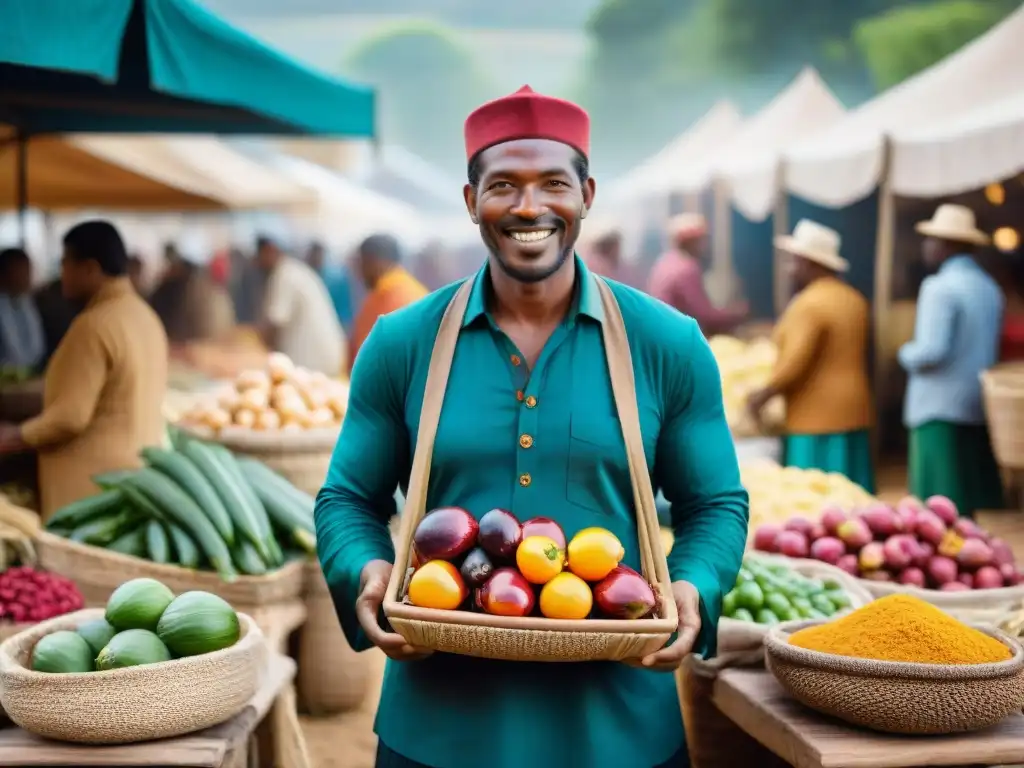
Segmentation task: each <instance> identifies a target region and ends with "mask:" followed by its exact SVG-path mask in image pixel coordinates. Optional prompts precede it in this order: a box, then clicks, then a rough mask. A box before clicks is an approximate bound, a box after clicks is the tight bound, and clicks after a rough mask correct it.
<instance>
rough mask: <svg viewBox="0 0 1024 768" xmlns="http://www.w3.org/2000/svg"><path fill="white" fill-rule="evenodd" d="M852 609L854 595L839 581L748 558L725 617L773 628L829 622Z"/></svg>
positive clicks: (727, 601)
mask: <svg viewBox="0 0 1024 768" xmlns="http://www.w3.org/2000/svg"><path fill="white" fill-rule="evenodd" d="M850 606H851V601H850V596H849V595H848V594H847V593H846V592H845V591H844V590H843V587H842V585H841V584H839V583H838V582H836V581H821V580H820V579H810V578H807V577H806V576H803V575H801V574H799V573H797V572H796V571H794V570H792V569H791V568H787V567H785V566H783V565H768V564H765V563H763V562H760V561H758V560H756V559H755V558H751V557H747V558H744V560H743V567H742V568H740V572H739V575H738V576H737V577H736V586H735V587H734V588H733V589H732V590H731V591H730V592H729V593H728V594H726V596H725V597H724V598H723V599H722V615H723V616H725V617H726V618H730V619H736V620H737V621H747V622H756V623H758V624H766V625H772V624H778V623H779V622H780V621H792V620H794V619H825V618H828V617H830V616H832V615H834V614H835V613H837V612H839V611H843V610H846V609H847V608H849V607H850Z"/></svg>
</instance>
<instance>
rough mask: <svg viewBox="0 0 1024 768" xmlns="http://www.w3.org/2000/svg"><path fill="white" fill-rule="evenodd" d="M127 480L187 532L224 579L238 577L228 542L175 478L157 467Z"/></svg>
mask: <svg viewBox="0 0 1024 768" xmlns="http://www.w3.org/2000/svg"><path fill="white" fill-rule="evenodd" d="M124 483H125V485H126V486H127V487H129V488H135V489H136V490H137V491H139V493H141V494H142V495H143V496H145V497H146V498H147V499H148V500H149V501H151V502H152V503H153V504H155V505H156V506H157V508H158V509H159V510H160V511H161V512H162V513H163V514H164V515H165V516H166V517H167V518H168V519H169V520H170V521H172V522H174V523H176V524H178V525H180V526H181V527H182V528H184V529H185V530H186V531H188V532H189V533H190V534H191V535H192V536H193V538H194V539H195V541H196V544H198V545H199V548H200V549H201V550H202V551H203V552H204V553H205V555H206V558H207V559H208V560H209V561H210V565H212V566H213V568H214V570H215V571H217V573H219V574H220V576H221V578H223V579H224V580H225V581H233V580H234V579H235V577H236V576H237V575H238V573H237V572H236V571H235V569H234V567H232V565H231V553H230V551H229V550H228V545H227V544H225V543H224V539H222V538H221V537H220V534H219V533H217V529H216V528H214V527H213V523H211V522H210V519H209V518H208V517H207V516H206V515H204V514H203V512H202V510H201V509H199V507H198V506H196V503H195V502H194V501H192V498H191V497H190V496H189V495H188V494H187V493H185V491H183V490H182V489H181V488H179V487H178V486H177V485H176V484H175V483H174V481H173V480H171V479H170V478H169V477H167V476H166V475H164V474H161V473H160V472H157V471H156V470H155V469H142V470H139V471H138V472H136V473H135V474H134V475H132V476H131V477H129V478H126V479H125V481H124Z"/></svg>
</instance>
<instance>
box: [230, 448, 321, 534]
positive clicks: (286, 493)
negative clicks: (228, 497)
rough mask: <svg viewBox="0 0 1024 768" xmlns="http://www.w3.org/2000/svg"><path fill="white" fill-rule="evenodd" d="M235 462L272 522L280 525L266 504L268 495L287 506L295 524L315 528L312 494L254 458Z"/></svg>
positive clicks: (314, 501)
mask: <svg viewBox="0 0 1024 768" xmlns="http://www.w3.org/2000/svg"><path fill="white" fill-rule="evenodd" d="M237 463H238V468H239V469H240V470H241V471H242V476H243V477H245V480H246V482H248V483H249V485H250V486H252V489H253V490H254V491H256V495H257V496H259V498H260V501H262V502H263V506H265V507H267V513H268V514H269V515H270V517H271V519H272V520H273V522H275V523H277V524H278V525H282V523H281V522H280V521H279V520H278V519H277V516H276V515H275V514H274V512H273V511H271V509H270V507H269V506H268V505H267V498H268V497H269V498H273V499H275V501H276V503H277V504H278V505H283V506H287V508H288V510H289V511H290V514H289V519H290V520H293V521H294V523H295V524H296V525H302V526H303V527H305V528H306V529H307V530H310V531H313V530H316V526H315V524H314V522H313V507H314V506H315V504H316V500H315V499H314V498H313V497H312V496H310V495H309V494H308V493H305V492H304V491H300V490H299V489H298V488H296V487H295V486H294V485H292V484H291V483H289V482H288V480H287V479H285V478H284V477H282V476H281V475H279V474H277V472H275V471H274V470H272V469H271V468H270V467H268V466H267V465H266V464H263V463H262V462H259V461H256V460H255V459H249V458H239V459H238V460H237Z"/></svg>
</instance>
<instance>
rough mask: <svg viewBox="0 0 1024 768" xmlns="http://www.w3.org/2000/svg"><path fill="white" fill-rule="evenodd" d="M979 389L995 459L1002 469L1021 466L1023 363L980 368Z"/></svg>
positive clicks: (1023, 446)
mask: <svg viewBox="0 0 1024 768" xmlns="http://www.w3.org/2000/svg"><path fill="white" fill-rule="evenodd" d="M981 391H982V396H983V399H984V402H985V417H986V419H987V421H988V433H989V439H990V440H991V441H992V452H993V453H994V454H995V456H996V460H997V461H998V462H999V464H1000V465H1001V466H1002V467H1003V468H1005V469H1024V363H1006V364H1004V365H997V366H996V367H994V368H990V369H989V370H987V371H983V372H982V374H981Z"/></svg>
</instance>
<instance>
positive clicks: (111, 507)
mask: <svg viewBox="0 0 1024 768" xmlns="http://www.w3.org/2000/svg"><path fill="white" fill-rule="evenodd" d="M123 505H124V495H123V494H122V493H121V492H120V491H116V490H115V491H103V493H97V494H96V495H95V496H89V497H87V498H84V499H79V500H78V501H73V502H71V503H70V504H67V505H66V506H63V507H61V508H60V509H58V510H57V511H56V512H54V513H53V515H52V516H51V517H50V519H49V520H47V521H46V527H47V528H49V529H50V530H54V529H57V528H75V527H76V526H79V525H81V524H82V523H84V522H87V521H89V520H92V519H93V518H96V517H100V516H101V515H108V514H110V513H111V512H116V511H117V510H118V509H119V508H120V507H121V506H123Z"/></svg>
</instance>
